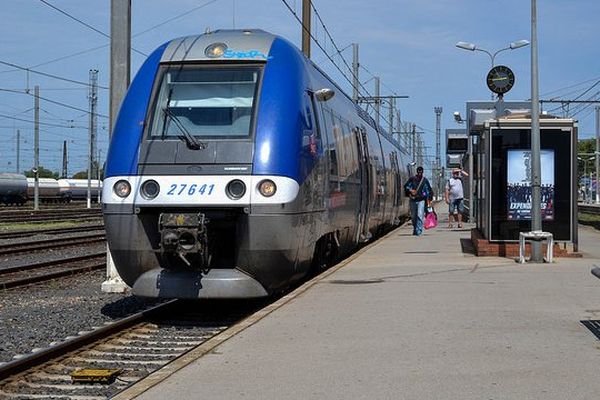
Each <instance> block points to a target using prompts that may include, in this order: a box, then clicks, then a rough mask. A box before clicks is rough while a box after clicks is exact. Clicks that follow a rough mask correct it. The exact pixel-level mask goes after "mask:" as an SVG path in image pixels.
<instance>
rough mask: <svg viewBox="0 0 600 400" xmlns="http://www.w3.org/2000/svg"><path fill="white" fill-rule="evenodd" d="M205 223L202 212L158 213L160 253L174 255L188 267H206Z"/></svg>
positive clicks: (207, 260) (206, 237) (206, 235)
mask: <svg viewBox="0 0 600 400" xmlns="http://www.w3.org/2000/svg"><path fill="white" fill-rule="evenodd" d="M207 224H208V219H207V218H206V217H205V215H204V214H202V213H162V214H160V217H159V219H158V230H159V232H160V253H161V255H162V256H163V257H166V258H171V257H170V256H176V257H177V258H179V259H180V260H181V261H183V262H184V263H185V265H187V266H188V267H194V268H198V269H202V270H205V269H208V267H209V264H210V256H209V252H208V234H207V228H206V225H207ZM188 258H190V259H191V260H192V261H190V259H188Z"/></svg>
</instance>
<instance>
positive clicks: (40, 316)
mask: <svg viewBox="0 0 600 400" xmlns="http://www.w3.org/2000/svg"><path fill="white" fill-rule="evenodd" d="M104 277H105V271H95V272H91V273H86V274H81V275H76V276H73V277H70V278H64V279H60V280H56V281H51V282H49V283H44V284H39V285H35V286H30V287H26V288H16V289H13V290H5V291H0V362H6V361H10V360H11V359H12V358H13V356H14V355H16V354H26V353H29V352H31V350H32V349H34V348H40V347H47V346H48V344H49V343H50V342H53V341H60V340H62V339H64V338H65V337H67V336H73V335H76V334H77V333H78V332H80V331H84V330H90V329H92V328H93V327H95V326H102V325H103V324H104V323H105V322H109V321H113V320H115V319H118V318H121V317H123V316H126V315H129V314H132V313H134V312H136V311H139V310H141V309H143V308H145V307H146V306H147V305H148V303H143V302H142V301H141V300H138V299H136V298H135V297H133V296H131V295H124V294H111V293H103V292H102V291H101V290H100V285H101V283H102V282H103V280H104Z"/></svg>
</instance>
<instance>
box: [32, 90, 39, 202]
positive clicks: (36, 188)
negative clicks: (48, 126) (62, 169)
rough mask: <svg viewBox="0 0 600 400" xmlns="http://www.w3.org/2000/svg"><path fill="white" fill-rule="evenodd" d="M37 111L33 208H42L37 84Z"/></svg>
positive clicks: (35, 94)
mask: <svg viewBox="0 0 600 400" xmlns="http://www.w3.org/2000/svg"><path fill="white" fill-rule="evenodd" d="M34 97H35V111H34V121H35V128H34V136H33V177H34V183H33V209H34V210H39V209H40V171H39V170H40V87H39V86H38V85H35V88H34Z"/></svg>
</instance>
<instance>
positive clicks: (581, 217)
mask: <svg viewBox="0 0 600 400" xmlns="http://www.w3.org/2000/svg"><path fill="white" fill-rule="evenodd" d="M577 220H578V222H579V223H580V224H581V225H588V226H591V227H593V228H594V229H597V230H600V215H597V214H588V213H582V212H580V213H578V214H577Z"/></svg>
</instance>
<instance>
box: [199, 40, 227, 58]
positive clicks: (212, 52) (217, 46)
mask: <svg viewBox="0 0 600 400" xmlns="http://www.w3.org/2000/svg"><path fill="white" fill-rule="evenodd" d="M226 50H227V45H226V44H225V43H213V44H211V45H209V46H207V47H206V49H204V55H205V56H206V57H208V58H219V57H222V56H223V54H225V51H226Z"/></svg>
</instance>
